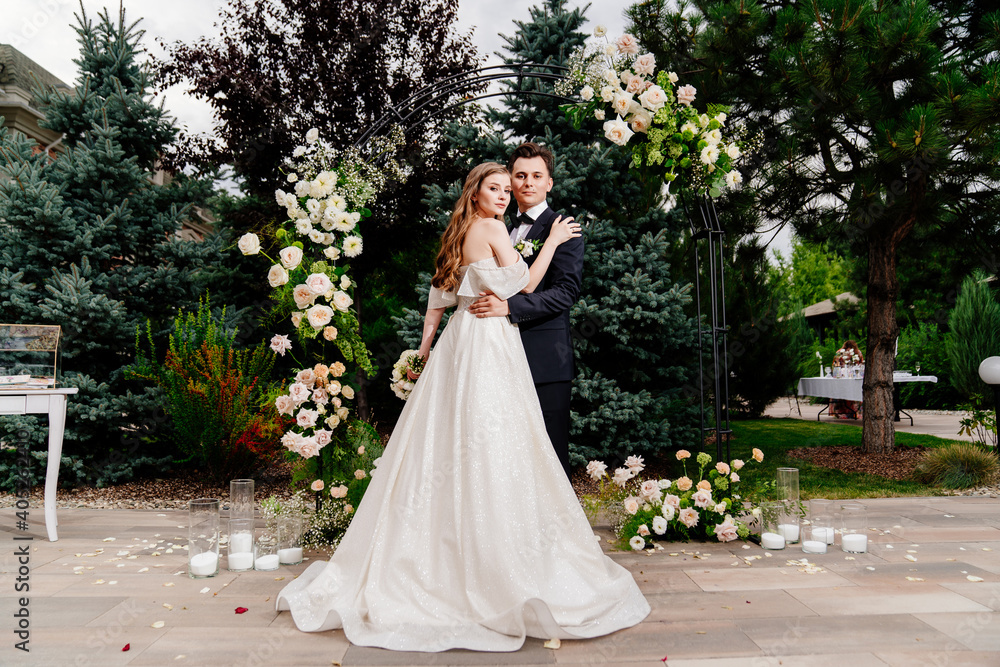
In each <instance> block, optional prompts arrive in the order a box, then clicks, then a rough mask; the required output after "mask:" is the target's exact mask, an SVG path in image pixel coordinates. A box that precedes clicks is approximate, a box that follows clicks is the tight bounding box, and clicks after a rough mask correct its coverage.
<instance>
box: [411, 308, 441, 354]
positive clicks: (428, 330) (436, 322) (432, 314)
mask: <svg viewBox="0 0 1000 667" xmlns="http://www.w3.org/2000/svg"><path fill="white" fill-rule="evenodd" d="M444 311H445V309H444V308H428V309H427V312H426V313H425V314H424V333H423V336H422V337H421V339H420V349H418V350H417V354H419V355H420V356H421V357H422V358H424V359H426V358H427V355H429V354H430V353H431V343H433V342H434V334H436V333H437V330H438V326H440V324H441V317H442V316H443V315H444Z"/></svg>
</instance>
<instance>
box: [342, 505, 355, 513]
mask: <svg viewBox="0 0 1000 667" xmlns="http://www.w3.org/2000/svg"><path fill="white" fill-rule="evenodd" d="M344 511H345V512H347V513H348V514H351V513H353V512H354V505H352V504H350V503H347V504H346V505H344Z"/></svg>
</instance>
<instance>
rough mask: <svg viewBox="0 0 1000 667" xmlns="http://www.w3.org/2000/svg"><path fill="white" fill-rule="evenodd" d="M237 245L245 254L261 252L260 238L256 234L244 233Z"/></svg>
mask: <svg viewBox="0 0 1000 667" xmlns="http://www.w3.org/2000/svg"><path fill="white" fill-rule="evenodd" d="M236 247H238V248H239V249H240V252H242V253H243V254H244V255H256V254H257V253H259V252H260V239H259V238H257V235H256V234H244V235H243V236H241V237H240V240H239V241H238V242H237V244H236Z"/></svg>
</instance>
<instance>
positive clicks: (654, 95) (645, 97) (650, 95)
mask: <svg viewBox="0 0 1000 667" xmlns="http://www.w3.org/2000/svg"><path fill="white" fill-rule="evenodd" d="M639 102H641V103H642V106H644V107H646V108H647V109H649V110H650V111H658V110H659V109H661V108H663V105H664V104H666V103H667V93H666V91H664V90H663V89H662V88H660V87H659V86H650V87H649V88H647V89H646V92H644V93H643V94H641V95H639Z"/></svg>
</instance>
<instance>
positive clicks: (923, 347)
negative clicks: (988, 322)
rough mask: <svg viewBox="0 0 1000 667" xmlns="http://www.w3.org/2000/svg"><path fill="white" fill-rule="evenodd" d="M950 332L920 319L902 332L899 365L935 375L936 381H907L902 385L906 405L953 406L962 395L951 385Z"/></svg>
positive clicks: (929, 407)
mask: <svg viewBox="0 0 1000 667" xmlns="http://www.w3.org/2000/svg"><path fill="white" fill-rule="evenodd" d="M946 338H947V336H946V335H945V333H944V332H942V331H941V330H940V328H939V327H938V325H937V324H936V323H933V322H921V323H920V324H919V325H918V326H910V327H906V328H904V329H901V330H900V332H899V353H898V354H897V356H896V367H897V368H898V369H900V370H908V371H912V372H913V373H914V374H916V372H917V369H916V365H917V364H918V363H919V364H920V375H935V376H937V378H938V381H937V382H905V383H902V384H900V386H899V395H900V399H901V400H902V403H903V407H904V408H907V409H909V408H916V409H931V410H935V409H947V410H954V409H955V408H957V407H958V405H959V403H961V402H963V397H962V395H961V394H959V393H958V392H957V391H956V390H955V388H954V387H953V386H952V384H951V382H949V381H948V378H950V377H951V362H950V361H949V360H948V350H947V343H946Z"/></svg>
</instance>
